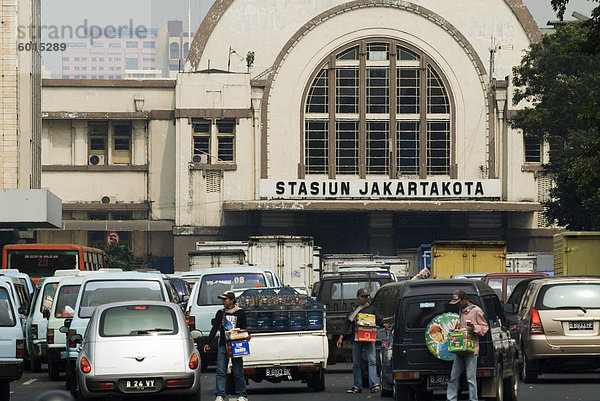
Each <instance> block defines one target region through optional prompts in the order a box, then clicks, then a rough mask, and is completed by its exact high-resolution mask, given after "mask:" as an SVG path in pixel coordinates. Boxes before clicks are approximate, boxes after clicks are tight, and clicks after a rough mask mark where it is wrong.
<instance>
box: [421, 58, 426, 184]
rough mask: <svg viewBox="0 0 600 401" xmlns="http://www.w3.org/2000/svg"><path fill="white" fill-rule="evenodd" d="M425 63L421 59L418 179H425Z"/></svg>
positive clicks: (423, 59)
mask: <svg viewBox="0 0 600 401" xmlns="http://www.w3.org/2000/svg"><path fill="white" fill-rule="evenodd" d="M427 78H428V77H427V61H426V60H425V57H421V79H420V81H419V92H420V94H421V96H420V99H419V113H420V118H419V178H421V179H423V178H426V177H427V81H428V79H427Z"/></svg>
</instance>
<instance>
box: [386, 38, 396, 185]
mask: <svg viewBox="0 0 600 401" xmlns="http://www.w3.org/2000/svg"><path fill="white" fill-rule="evenodd" d="M397 51H398V44H397V43H396V41H395V40H392V41H390V51H389V54H390V74H389V82H390V92H389V94H390V136H389V138H388V140H389V143H390V144H389V149H390V151H389V154H390V171H389V174H390V177H391V178H398V157H397V155H398V150H397V146H396V145H397V141H396V135H397V133H396V126H397V124H396V100H397V95H398V94H397V82H398V81H397V79H398V70H397V68H396V60H397V56H396V55H397Z"/></svg>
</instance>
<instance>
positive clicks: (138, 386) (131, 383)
mask: <svg viewBox="0 0 600 401" xmlns="http://www.w3.org/2000/svg"><path fill="white" fill-rule="evenodd" d="M155 386H156V384H155V381H154V379H131V380H126V381H125V388H126V389H128V390H150V389H153V388H154V387H155Z"/></svg>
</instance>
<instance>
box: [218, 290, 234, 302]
mask: <svg viewBox="0 0 600 401" xmlns="http://www.w3.org/2000/svg"><path fill="white" fill-rule="evenodd" d="M217 298H219V299H231V300H232V301H235V294H234V293H233V291H225V292H224V293H222V294H221V295H219V296H218V297H217Z"/></svg>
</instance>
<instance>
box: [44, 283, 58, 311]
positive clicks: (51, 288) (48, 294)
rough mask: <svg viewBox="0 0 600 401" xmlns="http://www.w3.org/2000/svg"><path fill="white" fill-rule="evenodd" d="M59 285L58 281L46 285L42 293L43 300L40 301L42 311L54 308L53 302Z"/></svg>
mask: <svg viewBox="0 0 600 401" xmlns="http://www.w3.org/2000/svg"><path fill="white" fill-rule="evenodd" d="M57 287H58V283H48V284H46V285H44V292H43V293H42V302H41V303H40V312H43V311H44V310H46V309H50V308H52V302H54V295H55V294H56V288H57Z"/></svg>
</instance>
